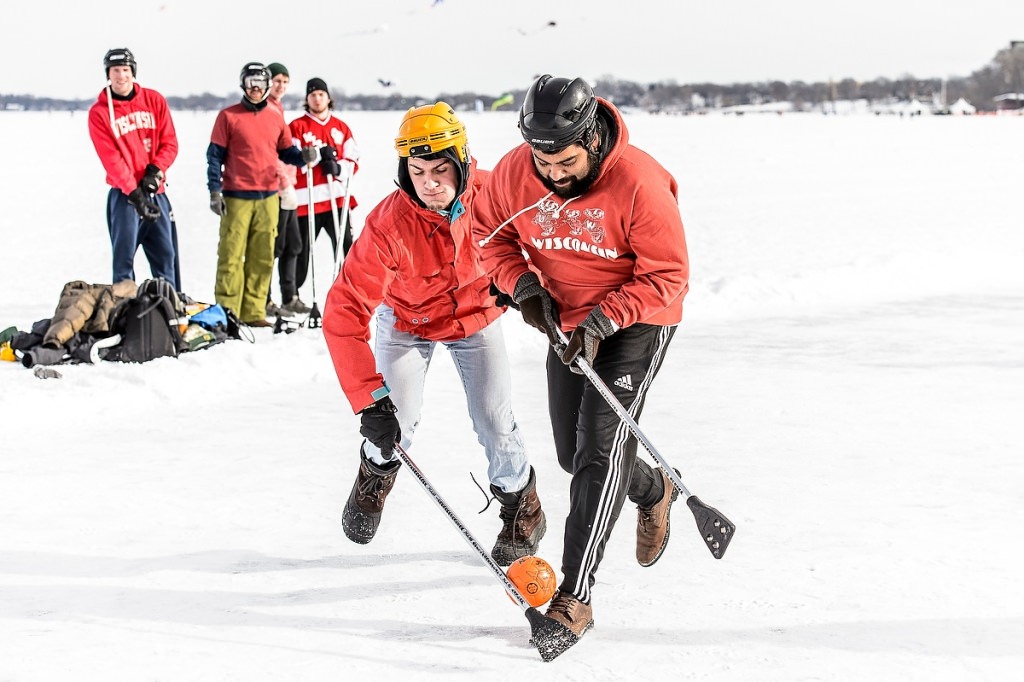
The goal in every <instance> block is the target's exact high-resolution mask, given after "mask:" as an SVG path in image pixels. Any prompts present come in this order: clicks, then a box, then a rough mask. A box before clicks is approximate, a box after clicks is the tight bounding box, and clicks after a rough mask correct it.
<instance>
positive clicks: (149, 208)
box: [128, 186, 160, 222]
mask: <svg viewBox="0 0 1024 682" xmlns="http://www.w3.org/2000/svg"><path fill="white" fill-rule="evenodd" d="M128 203H129V204H131V205H132V206H134V207H135V210H136V211H138V213H139V217H140V218H142V219H143V220H145V221H146V222H152V221H154V220H156V219H157V218H159V217H160V207H159V206H157V205H156V204H154V203H153V202H152V201H150V200H149V199H148V198H146V195H145V194H143V193H142V187H141V186H140V187H136V188H135V189H133V190H132V193H131V194H129V195H128Z"/></svg>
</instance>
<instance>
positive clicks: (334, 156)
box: [320, 145, 341, 178]
mask: <svg viewBox="0 0 1024 682" xmlns="http://www.w3.org/2000/svg"><path fill="white" fill-rule="evenodd" d="M320 170H322V171H323V172H324V175H330V176H331V177H333V178H337V177H338V176H339V175H341V164H339V163H338V151H337V150H336V149H335V148H334V147H332V146H330V145H325V146H323V147H321V148H320Z"/></svg>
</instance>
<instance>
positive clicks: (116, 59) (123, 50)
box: [103, 47, 138, 78]
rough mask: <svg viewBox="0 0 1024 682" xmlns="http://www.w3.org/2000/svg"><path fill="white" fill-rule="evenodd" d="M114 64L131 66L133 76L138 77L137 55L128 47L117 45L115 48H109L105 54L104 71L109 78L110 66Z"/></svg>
mask: <svg viewBox="0 0 1024 682" xmlns="http://www.w3.org/2000/svg"><path fill="white" fill-rule="evenodd" d="M112 66H130V67H131V69H132V78H135V77H136V70H137V68H138V65H137V64H136V63H135V55H133V54H132V51H131V50H129V49H128V48H127V47H115V48H114V49H113V50H107V53H106V54H105V55H103V73H104V74H106V76H107V78H110V67H112Z"/></svg>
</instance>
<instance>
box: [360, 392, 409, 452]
mask: <svg viewBox="0 0 1024 682" xmlns="http://www.w3.org/2000/svg"><path fill="white" fill-rule="evenodd" d="M396 412H398V408H397V407H395V404H394V403H393V402H391V398H390V397H389V396H384V397H383V398H381V399H380V400H378V401H377V402H375V403H374V404H373V405H370V406H369V407H366V408H363V410H362V411H361V412H360V413H359V414H360V415H361V416H360V419H361V421H362V426H360V427H359V433H360V434H361V435H362V436H363V438H365V439H366V440H368V441H370V442H371V443H373V444H374V445H376V446H377V447H378V448H380V454H381V456H382V457H384V459H391V458H392V457H394V453H395V443H397V442H398V440H399V439H400V438H401V437H402V429H401V427H400V426H399V425H398V417H396V416H395V413H396Z"/></svg>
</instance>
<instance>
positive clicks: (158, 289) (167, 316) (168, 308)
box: [106, 278, 188, 362]
mask: <svg viewBox="0 0 1024 682" xmlns="http://www.w3.org/2000/svg"><path fill="white" fill-rule="evenodd" d="M187 326H188V316H187V315H186V314H185V306H184V304H183V303H182V302H181V299H180V298H179V296H178V293H177V292H176V291H175V290H174V286H173V285H171V284H170V282H168V281H167V280H164V279H160V278H157V279H147V280H146V281H145V282H143V283H142V285H141V286H139V291H138V293H137V294H136V295H135V298H130V299H127V300H126V301H123V302H121V303H120V304H119V305H118V307H117V309H116V310H115V311H114V314H113V320H112V322H111V325H110V327H111V330H112V331H113V332H114V333H116V334H120V335H121V344H120V345H118V346H116V347H114V348H112V349H110V352H109V353H108V354H107V356H106V359H107V360H119V361H121V362H148V361H149V360H153V359H154V358H163V357H168V356H169V357H178V353H180V352H182V351H184V350H186V349H187V346H188V344H187V343H186V342H185V341H184V340H183V339H182V331H183V329H184V328H186V327H187Z"/></svg>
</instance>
